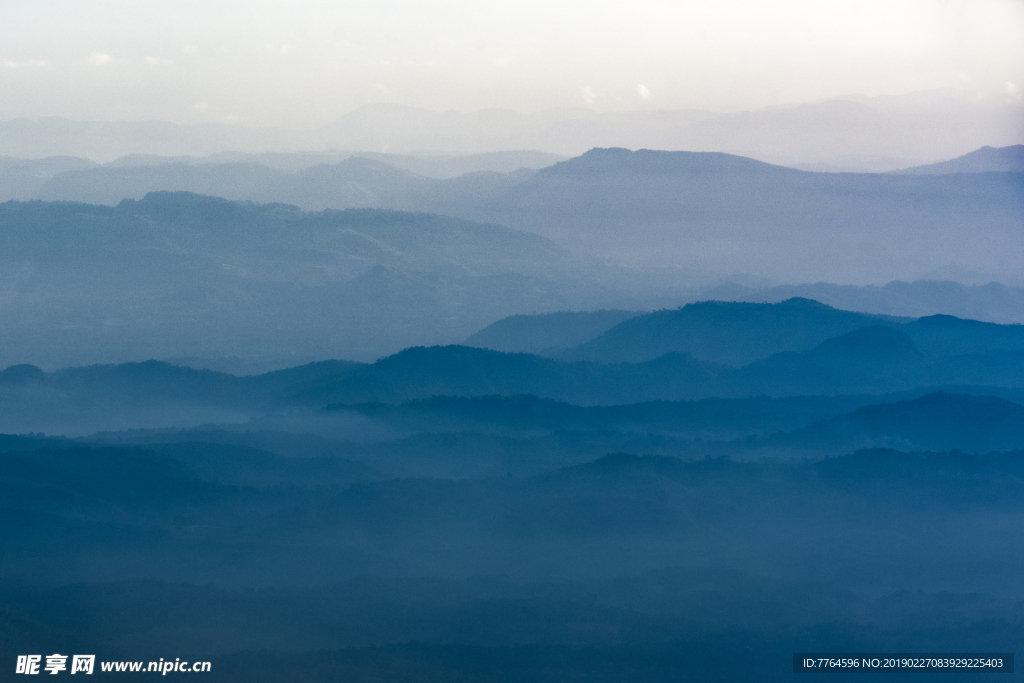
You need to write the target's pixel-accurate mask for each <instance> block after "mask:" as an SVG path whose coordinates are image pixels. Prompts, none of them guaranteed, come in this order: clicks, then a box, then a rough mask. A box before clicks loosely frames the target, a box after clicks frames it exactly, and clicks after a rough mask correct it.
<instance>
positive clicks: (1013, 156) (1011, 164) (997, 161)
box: [893, 145, 1024, 175]
mask: <svg viewBox="0 0 1024 683" xmlns="http://www.w3.org/2000/svg"><path fill="white" fill-rule="evenodd" d="M1008 171H1012V172H1015V173H1021V172H1024V145H1012V146H1010V147H989V146H987V145H986V146H985V147H982V148H980V149H976V150H974V151H973V152H970V153H969V154H965V155H963V156H962V157H957V158H956V159H950V160H949V161H941V162H939V163H937V164H927V165H925V166H913V167H911V168H906V169H903V170H902V171H893V173H906V174H918V175H925V174H941V173H1005V172H1008Z"/></svg>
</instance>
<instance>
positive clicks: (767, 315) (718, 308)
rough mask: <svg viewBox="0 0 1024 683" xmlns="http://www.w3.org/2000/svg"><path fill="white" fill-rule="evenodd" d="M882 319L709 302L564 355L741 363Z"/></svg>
mask: <svg viewBox="0 0 1024 683" xmlns="http://www.w3.org/2000/svg"><path fill="white" fill-rule="evenodd" d="M879 322H881V321H880V319H879V318H876V317H872V316H868V315H864V314H862V313H851V312H849V311H840V310H837V309H834V308H831V307H829V306H825V305H824V304H820V303H818V302H817V301H811V300H809V299H798V298H794V299H789V300H788V301H784V302H782V303H779V304H741V303H724V302H721V301H705V302H701V303H695V304H688V305H686V306H684V307H682V308H680V309H677V310H674V311H656V312H654V313H647V314H645V315H639V316H635V317H632V318H631V319H629V320H626V321H624V322H621V323H619V324H618V325H616V326H614V327H612V328H611V329H609V330H607V331H606V332H604V333H603V334H601V335H600V336H596V337H595V338H593V339H591V340H590V341H587V342H586V343H583V344H581V345H579V346H578V347H577V348H575V349H572V350H570V351H566V352H564V353H563V354H561V357H562V358H564V359H566V360H588V361H597V362H602V363H616V362H619V363H621V362H627V363H637V362H642V361H647V360H652V359H654V358H657V357H659V356H662V355H664V354H666V353H672V352H679V353H689V354H692V355H693V356H695V357H696V358H701V359H703V360H707V361H712V362H715V363H723V364H726V365H734V366H740V365H746V364H747V363H749V362H751V361H753V360H756V359H758V358H766V357H768V356H770V355H772V354H775V353H779V352H781V351H799V350H807V349H810V348H812V347H814V346H817V345H818V344H820V343H821V342H822V341H824V340H826V339H828V338H830V337H836V336H838V335H841V334H844V333H846V332H849V331H852V330H854V329H857V328H859V327H863V326H865V325H872V324H878V323H879ZM893 322H894V323H895V322H896V321H893Z"/></svg>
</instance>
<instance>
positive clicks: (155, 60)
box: [146, 57, 174, 65]
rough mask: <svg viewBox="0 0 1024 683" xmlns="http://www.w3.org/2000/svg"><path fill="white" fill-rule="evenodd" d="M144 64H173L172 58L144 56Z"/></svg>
mask: <svg viewBox="0 0 1024 683" xmlns="http://www.w3.org/2000/svg"><path fill="white" fill-rule="evenodd" d="M146 64H153V65H168V64H174V60H173V59H163V58H161V57H146Z"/></svg>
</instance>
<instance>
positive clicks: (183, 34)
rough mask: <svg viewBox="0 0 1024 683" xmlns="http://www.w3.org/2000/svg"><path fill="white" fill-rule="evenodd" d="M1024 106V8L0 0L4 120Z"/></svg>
mask: <svg viewBox="0 0 1024 683" xmlns="http://www.w3.org/2000/svg"><path fill="white" fill-rule="evenodd" d="M950 87H952V88H958V89H961V90H964V91H965V92H967V93H970V94H971V95H973V96H977V97H979V98H982V99H985V100H989V101H992V102H1006V101H1011V102H1020V101H1022V97H1024V0H858V1H856V2H852V1H847V2H838V1H828V0H770V1H765V0H714V1H709V2H694V1H685V0H662V1H657V2H656V1H651V0H638V1H629V2H626V1H618V2H614V1H608V0H586V1H581V0H514V1H509V0H486V1H479V0H478V1H476V2H471V1H468V0H423V1H419V2H414V1H410V0H375V1H374V2H367V1H366V0H360V1H359V2H351V1H345V0H342V1H326V0H288V1H287V2H285V1H283V0H202V1H197V0H175V1H174V2H167V0H161V1H160V2H154V1H152V0H3V2H2V3H0V120H3V119H11V118H16V117H39V116H64V117H68V118H72V119H80V120H124V119H127V120H137V119H161V120H169V121H177V122H233V123H244V124H248V125H275V126H285V127H292V128H307V127H313V126H318V125H322V124H325V123H328V122H330V121H333V120H335V119H337V118H338V117H339V116H341V115H343V114H345V113H346V112H348V111H351V110H353V109H355V108H357V107H359V106H362V105H365V104H371V103H375V102H395V103H399V104H404V105H409V106H414V107H423V108H427V109H433V110H447V109H458V110H462V111H470V110H476V109H484V108H491V107H501V108H510V109H515V110H518V111H523V112H531V111H538V110H542V109H549V108H560V107H589V108H593V109H597V110H599V111H615V110H638V109H684V108H695V109H711V110H715V111H738V110H748V109H759V108H764V107H770V106H782V105H791V104H796V103H800V102H807V101H816V100H821V99H825V98H828V97H837V96H843V95H848V94H862V95H869V96H872V95H898V94H904V93H907V92H913V91H918V90H929V89H934V88H950Z"/></svg>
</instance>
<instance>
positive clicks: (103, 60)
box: [89, 52, 112, 66]
mask: <svg viewBox="0 0 1024 683" xmlns="http://www.w3.org/2000/svg"><path fill="white" fill-rule="evenodd" d="M111 60H112V57H111V56H110V55H108V54H107V53H106V52H94V53H92V54H91V55H90V56H89V63H90V64H92V65H93V66H106V65H107V64H110V62H111Z"/></svg>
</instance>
